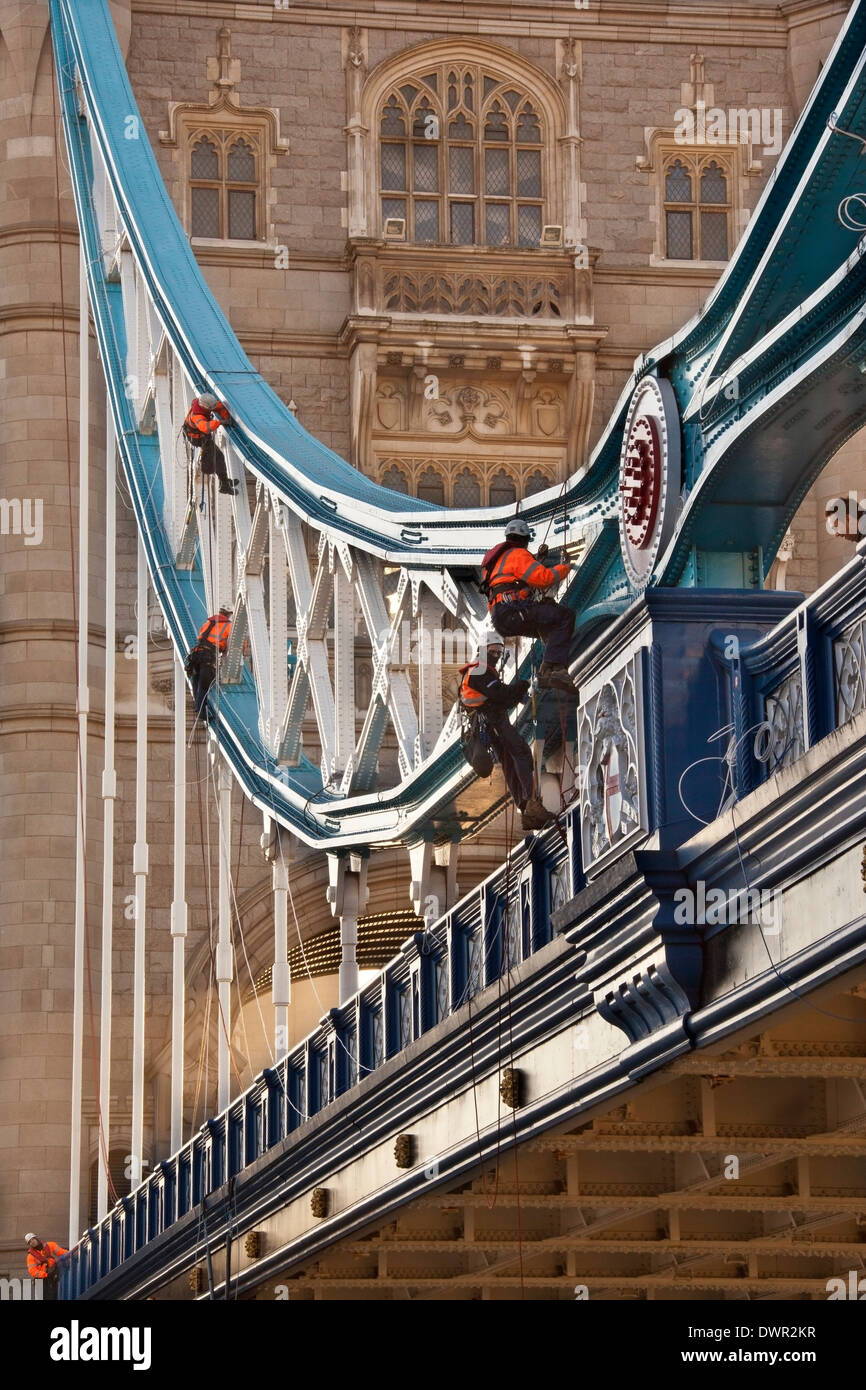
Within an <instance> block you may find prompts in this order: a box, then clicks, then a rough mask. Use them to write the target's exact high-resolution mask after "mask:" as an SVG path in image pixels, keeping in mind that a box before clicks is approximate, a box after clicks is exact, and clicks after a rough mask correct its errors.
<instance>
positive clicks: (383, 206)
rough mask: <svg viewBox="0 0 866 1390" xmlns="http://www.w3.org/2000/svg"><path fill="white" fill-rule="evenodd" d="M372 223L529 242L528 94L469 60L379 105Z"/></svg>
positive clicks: (455, 239) (533, 135) (534, 123)
mask: <svg viewBox="0 0 866 1390" xmlns="http://www.w3.org/2000/svg"><path fill="white" fill-rule="evenodd" d="M377 124H378V132H379V188H380V211H381V217H382V225H383V226H384V224H385V222H386V220H387V219H389V218H403V219H405V221H406V239H407V241H411V242H416V243H417V242H426V243H434V242H438V243H450V244H452V245H460V246H538V245H539V243H540V240H541V228H542V225H543V223H544V220H545V203H544V197H545V193H544V175H543V168H542V166H543V154H544V136H545V132H544V127H543V121H542V117H541V115H540V112H539V110H538V109H537V105H536V103H535V102H534V101H533V98H532V96H531V94H530V93H528V92H526V91H522V90H518V89H517V88H516V87H515V86H514V84H513V81H512V79H511V78H507V79H502V78H501V77H497V76H493V75H492V74H490V73H489V72H488V71H486V69H485V68H484V67H483V66H481V65H479V64H471V65H467V64H460V65H459V66H458V65H450V64H447V63H446V64H443V65H442V66H441V67H438V68H435V69H433V70H431V71H429V72H427V73H425V74H424V75H423V76H421V77H418V78H417V79H416V80H415V81H412V82H404V83H403V84H402V85H401V86H397V87H394V88H393V89H392V90H391V91H390V92H388V93H387V95H386V96H385V97H384V98H383V100H382V101H381V102H380V104H379V110H378V113H377Z"/></svg>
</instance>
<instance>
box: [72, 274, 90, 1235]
mask: <svg viewBox="0 0 866 1390" xmlns="http://www.w3.org/2000/svg"><path fill="white" fill-rule="evenodd" d="M89 351H90V333H89V327H88V300H87V274H86V271H85V266H84V249H83V246H82V249H81V254H80V257H79V276H78V360H79V371H78V692H77V701H76V703H77V706H78V748H77V764H78V765H77V768H76V772H77V778H76V798H75V801H76V813H75V953H74V964H73V1005H72V1123H71V1133H70V1164H69V1244H70V1246H72V1245H74V1244H75V1242H76V1241H77V1240H78V1237H79V1235H80V1230H79V1207H80V1200H81V1071H82V1062H83V1053H84V944H85V935H86V932H87V897H86V885H85V879H84V875H85V860H86V852H87V714H88V709H89V691H88V687H87V655H88V622H89V613H88V592H87V590H88V582H89V576H90V545H89V539H90V536H89V526H90V506H89V503H90V452H89V432H90V408H89V407H90V357H89Z"/></svg>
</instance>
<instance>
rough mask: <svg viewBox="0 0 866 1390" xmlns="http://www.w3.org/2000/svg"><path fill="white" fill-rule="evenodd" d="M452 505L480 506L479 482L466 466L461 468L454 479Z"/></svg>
mask: <svg viewBox="0 0 866 1390" xmlns="http://www.w3.org/2000/svg"><path fill="white" fill-rule="evenodd" d="M453 505H454V506H455V507H480V506H481V484H480V482H479V481H478V479H477V477H476V476H475V474H474V473H472V472H470V470H469V469H468V468H462V469H461V470H460V472H459V473H458V474H457V477H456V478H455V479H454V501H453Z"/></svg>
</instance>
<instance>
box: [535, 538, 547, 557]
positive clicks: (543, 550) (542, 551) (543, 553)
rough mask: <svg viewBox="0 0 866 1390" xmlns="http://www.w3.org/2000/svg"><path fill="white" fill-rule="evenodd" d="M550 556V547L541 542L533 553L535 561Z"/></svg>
mask: <svg viewBox="0 0 866 1390" xmlns="http://www.w3.org/2000/svg"><path fill="white" fill-rule="evenodd" d="M549 554H550V546H549V545H548V544H547V541H543V542H542V544H541V545H540V546H539V547H538V549H537V550H536V552H535V558H536V560H544V559H545V558H546V557H547V556H548V555H549Z"/></svg>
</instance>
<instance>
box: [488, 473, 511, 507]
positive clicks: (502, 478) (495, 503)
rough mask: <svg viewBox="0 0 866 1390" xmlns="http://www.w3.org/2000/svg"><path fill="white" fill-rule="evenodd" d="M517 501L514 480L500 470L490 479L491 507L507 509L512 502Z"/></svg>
mask: <svg viewBox="0 0 866 1390" xmlns="http://www.w3.org/2000/svg"><path fill="white" fill-rule="evenodd" d="M516 501H517V488H516V487H515V485H514V479H513V478H511V477H509V475H508V474H507V473H506V472H505V471H504V470H500V471H499V472H498V473H495V474H494V476H493V477H492V478H491V479H490V505H491V507H507V506H510V505H511V503H512V502H516Z"/></svg>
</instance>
